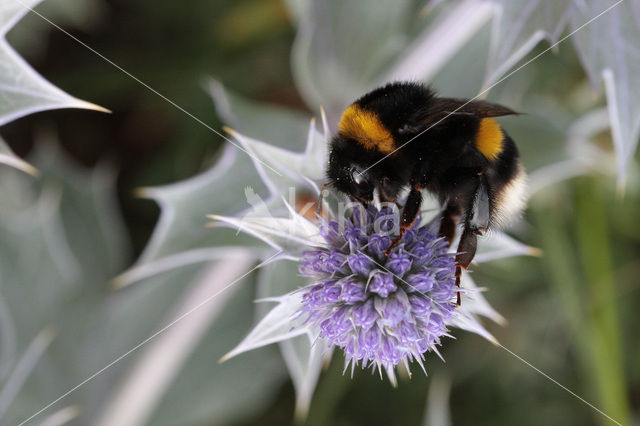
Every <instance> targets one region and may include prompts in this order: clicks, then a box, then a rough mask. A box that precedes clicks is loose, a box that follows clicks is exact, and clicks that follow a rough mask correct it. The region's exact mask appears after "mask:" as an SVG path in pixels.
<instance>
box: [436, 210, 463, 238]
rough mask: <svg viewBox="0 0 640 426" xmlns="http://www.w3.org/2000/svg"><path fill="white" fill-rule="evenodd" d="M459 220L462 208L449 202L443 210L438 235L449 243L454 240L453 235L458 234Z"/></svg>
mask: <svg viewBox="0 0 640 426" xmlns="http://www.w3.org/2000/svg"><path fill="white" fill-rule="evenodd" d="M459 220H460V209H459V208H458V207H457V206H453V205H451V204H447V207H446V208H445V210H444V212H442V219H441V221H440V230H439V232H438V236H439V237H441V238H444V239H445V240H446V241H447V243H448V244H449V245H451V243H452V242H453V237H454V236H455V234H456V225H457V223H458V221H459Z"/></svg>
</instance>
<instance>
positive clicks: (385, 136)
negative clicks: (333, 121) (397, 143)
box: [338, 104, 394, 154]
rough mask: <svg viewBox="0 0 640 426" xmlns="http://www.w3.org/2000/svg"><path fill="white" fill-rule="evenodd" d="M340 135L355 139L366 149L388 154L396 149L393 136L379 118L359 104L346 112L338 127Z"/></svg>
mask: <svg viewBox="0 0 640 426" xmlns="http://www.w3.org/2000/svg"><path fill="white" fill-rule="evenodd" d="M338 129H339V130H338V131H339V133H340V135H342V136H344V137H346V138H350V139H354V140H356V141H357V142H358V143H360V144H362V145H363V146H364V147H365V148H366V149H370V150H376V151H380V152H382V153H385V154H388V153H390V152H391V151H393V149H394V143H393V136H392V135H391V132H389V130H388V129H387V128H386V127H385V126H384V125H383V124H382V122H381V121H380V119H379V118H378V116H377V115H376V114H375V113H373V112H371V111H367V110H365V109H362V108H361V107H360V106H359V105H358V104H353V105H351V106H350V107H349V108H347V109H346V110H345V112H344V113H343V114H342V118H341V119H340V123H339V125H338Z"/></svg>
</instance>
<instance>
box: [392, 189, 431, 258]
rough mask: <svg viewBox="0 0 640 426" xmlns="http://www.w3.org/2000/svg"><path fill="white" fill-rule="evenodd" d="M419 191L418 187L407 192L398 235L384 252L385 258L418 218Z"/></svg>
mask: <svg viewBox="0 0 640 426" xmlns="http://www.w3.org/2000/svg"><path fill="white" fill-rule="evenodd" d="M420 190H421V188H420V187H419V186H414V187H413V188H412V189H411V191H410V192H409V195H408V196H407V201H406V202H405V204H404V210H402V217H401V219H400V233H399V234H398V236H397V237H396V238H395V239H394V240H393V241H392V242H391V245H390V246H389V248H388V249H387V250H386V251H385V254H386V255H387V256H389V253H391V250H392V249H393V248H394V247H395V246H397V245H398V243H399V242H400V240H402V237H403V236H404V234H405V233H406V232H407V229H411V228H412V227H413V224H414V222H415V221H416V217H418V212H420V206H421V205H422V192H421V191H420Z"/></svg>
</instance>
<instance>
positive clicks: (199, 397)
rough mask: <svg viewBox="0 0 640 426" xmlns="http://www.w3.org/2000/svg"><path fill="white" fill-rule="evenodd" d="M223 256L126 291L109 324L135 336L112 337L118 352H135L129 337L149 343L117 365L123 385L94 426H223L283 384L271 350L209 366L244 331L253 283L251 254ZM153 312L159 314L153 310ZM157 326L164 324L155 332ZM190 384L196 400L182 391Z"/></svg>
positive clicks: (256, 406)
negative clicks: (205, 425)
mask: <svg viewBox="0 0 640 426" xmlns="http://www.w3.org/2000/svg"><path fill="white" fill-rule="evenodd" d="M228 257H229V258H230V259H233V263H231V262H229V261H219V262H211V264H210V265H209V266H208V267H206V268H198V267H196V266H191V267H186V268H182V269H181V270H179V271H176V272H177V275H174V274H163V275H162V276H160V277H159V278H155V279H153V280H147V281H144V282H141V283H138V284H137V285H136V286H134V287H132V288H130V289H127V290H124V292H125V293H128V295H129V297H126V298H123V300H122V303H121V304H120V306H119V308H118V310H117V311H116V312H113V315H110V317H109V325H110V326H111V327H113V328H111V329H113V330H123V329H127V330H130V329H131V327H132V326H135V329H136V332H135V334H134V335H133V336H132V334H131V333H125V334H127V336H128V339H127V340H129V341H130V342H124V341H123V340H122V338H121V336H118V340H119V341H120V344H119V345H117V347H118V348H119V349H118V350H119V351H122V353H124V352H125V351H126V350H127V349H129V348H130V347H134V345H135V344H136V342H135V341H131V337H134V336H138V337H135V339H140V340H141V339H143V338H147V339H148V337H149V336H155V337H154V338H153V340H149V341H148V343H146V344H145V346H144V347H141V348H140V350H139V351H137V352H136V353H135V355H132V359H130V360H128V361H129V362H125V365H124V366H120V365H119V366H118V370H119V371H117V373H119V374H118V375H119V376H120V377H121V379H120V380H119V381H118V383H117V386H114V387H112V388H111V389H110V391H109V397H108V398H106V400H105V403H104V404H103V405H102V406H101V407H100V409H99V412H98V413H93V414H91V416H90V418H92V419H93V420H92V423H95V424H98V425H111V424H144V423H147V422H148V421H151V424H178V423H185V422H186V423H189V424H195V423H207V422H209V421H211V420H212V419H214V420H215V421H216V422H221V423H228V422H232V421H238V419H241V418H246V417H247V416H250V415H251V413H253V412H255V411H257V410H259V409H260V408H261V407H262V406H264V405H265V404H267V403H268V402H270V401H271V398H272V396H271V395H272V394H273V389H274V387H276V386H278V385H279V384H280V383H281V382H282V380H283V378H284V369H283V368H282V362H281V361H280V359H279V358H280V357H279V355H278V353H277V351H275V350H273V348H272V349H271V350H265V351H259V352H256V353H252V354H250V355H249V356H245V357H241V358H239V359H237V360H234V361H233V362H229V363H225V364H224V365H220V364H216V362H215V361H216V360H217V359H218V358H219V357H220V356H221V355H222V353H223V351H225V350H227V349H228V348H229V347H231V346H232V345H234V344H235V343H236V342H237V341H238V339H240V337H241V335H242V333H244V332H245V331H246V329H247V327H249V326H250V322H251V316H252V315H251V311H252V309H253V306H252V304H251V300H252V298H253V286H252V285H251V284H252V283H251V282H252V280H253V278H252V276H249V277H247V272H246V271H247V270H249V271H251V269H250V267H251V265H252V264H253V255H252V254H251V253H250V252H247V251H246V250H245V251H244V253H242V252H240V251H238V250H236V251H235V252H229V253H228ZM190 271H191V272H190ZM194 272H195V275H194ZM189 274H190V275H191V276H189ZM180 277H182V278H184V279H185V281H186V282H188V283H189V284H188V285H187V286H186V288H185V287H183V286H181V285H179V284H178V283H177V282H176V281H177V280H176V278H180ZM140 289H144V290H145V291H142V292H141V291H140ZM132 293H133V294H132ZM167 294H169V295H170V297H167V296H166V295H167ZM131 296H133V297H131ZM172 299H173V300H172ZM159 306H162V307H163V309H162V310H160V311H159V312H158V309H157V308H158V307H159ZM156 324H163V326H162V328H161V329H160V330H162V332H161V333H159V334H158V332H157V331H155V332H154V328H157V327H158V326H157V325H156ZM164 324H166V325H164ZM141 325H142V327H141ZM117 334H122V331H119V332H117ZM156 334H157V335H156ZM104 337H105V338H107V339H108V336H104ZM108 340H109V341H112V340H111V339H108ZM112 346H113V344H112ZM203 373H204V374H203ZM108 375H111V377H113V375H114V372H110V373H108ZM103 380H105V381H107V380H108V378H105V379H103ZM223 383H224V385H222V384H223ZM193 386H197V388H198V389H199V391H198V392H197V394H194V393H193V392H190V391H188V390H187V389H190V388H192V387H193ZM185 388H186V389H185ZM247 388H250V389H247ZM240 407H242V408H240Z"/></svg>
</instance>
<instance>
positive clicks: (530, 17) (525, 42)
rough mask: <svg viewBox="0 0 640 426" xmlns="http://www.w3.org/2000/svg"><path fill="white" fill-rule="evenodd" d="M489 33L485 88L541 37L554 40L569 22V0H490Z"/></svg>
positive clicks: (526, 52) (530, 48)
mask: <svg viewBox="0 0 640 426" xmlns="http://www.w3.org/2000/svg"><path fill="white" fill-rule="evenodd" d="M491 1H492V2H493V3H494V4H495V16H494V19H493V35H492V39H491V47H490V51H489V60H488V63H487V75H486V77H485V87H487V86H490V85H492V84H494V83H495V82H497V81H498V80H499V79H500V78H501V77H502V76H503V75H504V74H506V73H507V72H508V71H509V70H510V69H511V68H513V66H514V65H515V64H517V63H518V61H520V60H521V59H522V58H524V57H525V55H527V54H528V53H529V52H530V51H531V50H532V49H533V48H534V47H536V45H537V44H538V43H539V42H540V41H542V40H545V39H546V40H548V41H549V43H554V42H556V41H557V40H558V39H559V37H560V35H561V34H562V31H563V30H564V29H565V27H566V26H567V24H568V22H569V17H570V12H571V5H572V3H573V0H533V1H529V0H521V1H513V0H491Z"/></svg>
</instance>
